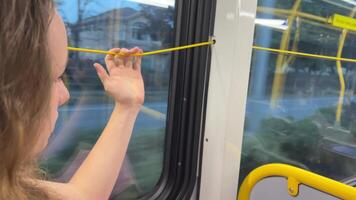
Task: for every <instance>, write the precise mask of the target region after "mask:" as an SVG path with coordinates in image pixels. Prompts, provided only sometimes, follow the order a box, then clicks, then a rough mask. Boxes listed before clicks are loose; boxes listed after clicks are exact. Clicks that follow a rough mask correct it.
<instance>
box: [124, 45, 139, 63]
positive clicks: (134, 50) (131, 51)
mask: <svg viewBox="0 0 356 200" xmlns="http://www.w3.org/2000/svg"><path fill="white" fill-rule="evenodd" d="M139 50H140V49H139V48H138V47H135V48H132V49H130V50H129V51H128V56H127V61H126V65H125V66H126V67H128V68H133V59H134V57H133V56H132V55H134V54H137V53H138V51H139Z"/></svg>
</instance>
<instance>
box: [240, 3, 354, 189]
mask: <svg viewBox="0 0 356 200" xmlns="http://www.w3.org/2000/svg"><path fill="white" fill-rule="evenodd" d="M290 2H292V5H291V6H289V7H288V8H281V6H280V5H281V4H284V3H285V1H284V0H258V4H259V6H260V7H259V9H258V13H257V19H256V29H255V35H254V45H256V46H262V47H270V48H276V49H284V50H291V51H298V52H306V53H313V54H322V55H328V56H337V55H338V52H339V54H340V55H341V56H342V57H346V58H356V34H355V32H353V31H348V32H347V33H346V34H345V37H343V35H342V32H343V30H342V29H340V28H337V27H334V26H332V25H331V24H330V23H328V19H329V18H330V17H331V16H333V15H334V14H340V15H344V16H349V17H350V18H355V6H356V2H355V1H351V0H350V1H348V0H333V1H329V0H315V1H311V0H295V1H290ZM266 7H268V8H270V10H266V9H265V8H266ZM292 8H294V9H295V11H294V12H292V10H291V9H292ZM271 9H272V10H271ZM341 50H342V51H341ZM355 67H356V65H355V64H354V63H347V62H341V63H339V64H338V62H336V61H330V60H323V59H316V58H307V57H297V56H293V55H283V54H275V53H271V52H269V51H259V50H254V51H253V56H252V62H251V73H250V84H249V91H248V99H247V107H246V117H245V128H244V138H243V149H242V157H241V168H240V184H241V182H242V180H243V179H244V178H245V177H246V175H247V174H248V173H249V172H251V171H252V170H253V169H255V168H257V167H259V166H261V165H264V164H268V163H286V164H290V165H294V166H297V167H300V168H304V169H307V170H309V171H312V172H315V173H318V174H321V175H324V176H326V177H329V178H332V179H335V180H337V181H343V180H345V179H347V178H348V177H351V176H353V175H355V173H356V168H355V166H356V98H355V95H354V93H355V91H356V90H355V89H356V68H355ZM338 68H339V69H340V70H339V71H338ZM341 83H345V87H344V88H343V87H342V85H341Z"/></svg>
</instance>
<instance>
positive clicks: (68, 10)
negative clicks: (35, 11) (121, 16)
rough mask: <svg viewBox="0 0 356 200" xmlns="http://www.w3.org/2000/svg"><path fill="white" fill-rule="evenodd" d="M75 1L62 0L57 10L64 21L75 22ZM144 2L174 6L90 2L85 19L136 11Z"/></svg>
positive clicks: (170, 1) (126, 1) (169, 1)
mask: <svg viewBox="0 0 356 200" xmlns="http://www.w3.org/2000/svg"><path fill="white" fill-rule="evenodd" d="M77 1H78V0H62V2H63V4H62V5H61V6H60V7H59V10H60V13H61V15H62V17H63V19H64V21H66V22H70V23H73V22H75V21H76V20H77V15H78V14H77ZM82 1H83V0H82ZM135 1H136V2H135ZM145 1H150V2H156V3H157V4H161V3H162V2H163V3H162V4H168V5H172V4H174V0H104V1H103V0H92V2H91V3H89V4H88V6H87V8H86V10H87V12H86V13H85V17H89V16H92V15H97V14H99V13H102V12H105V11H108V10H112V9H115V8H122V7H130V8H133V9H136V10H138V9H139V8H140V6H139V5H140V3H138V2H145Z"/></svg>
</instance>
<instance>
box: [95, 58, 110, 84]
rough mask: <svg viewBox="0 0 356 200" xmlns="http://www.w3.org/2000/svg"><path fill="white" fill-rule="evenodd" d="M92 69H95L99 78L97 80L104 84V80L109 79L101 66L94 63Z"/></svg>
mask: <svg viewBox="0 0 356 200" xmlns="http://www.w3.org/2000/svg"><path fill="white" fill-rule="evenodd" d="M94 67H95V69H96V72H97V74H98V76H99V79H100V80H101V82H102V83H103V84H104V83H105V82H106V80H107V79H108V78H109V74H108V73H107V72H106V70H105V68H104V67H103V66H102V65H100V64H99V63H94Z"/></svg>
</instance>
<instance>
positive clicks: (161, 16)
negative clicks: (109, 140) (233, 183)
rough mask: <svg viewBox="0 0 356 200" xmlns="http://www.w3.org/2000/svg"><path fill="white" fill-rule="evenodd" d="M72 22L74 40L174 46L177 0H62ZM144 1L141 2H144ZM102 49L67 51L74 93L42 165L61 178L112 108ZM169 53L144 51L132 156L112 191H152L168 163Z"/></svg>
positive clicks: (89, 44)
mask: <svg viewBox="0 0 356 200" xmlns="http://www.w3.org/2000/svg"><path fill="white" fill-rule="evenodd" d="M56 2H57V8H58V10H59V12H60V14H61V16H62V17H63V19H64V21H65V24H66V26H67V31H68V37H69V46H73V47H82V48H94V49H102V50H109V49H111V48H114V47H119V48H133V47H135V46H138V47H140V48H142V49H143V50H144V51H151V50H157V49H161V48H165V47H169V46H171V43H172V42H173V30H174V25H175V22H174V20H173V16H174V12H175V9H174V3H175V2H174V1H166V2H164V1H161V3H154V2H155V1H152V2H153V3H151V2H150V1H134V0H131V1H129V0H109V1H99V0H75V1H72V0H58V1H56ZM138 2H142V3H138ZM95 62H99V63H102V64H104V56H103V55H96V54H85V53H73V52H70V53H69V60H68V65H67V68H66V71H65V74H64V82H65V83H66V85H67V86H68V88H69V91H70V93H71V100H70V101H69V102H68V103H67V104H66V105H65V106H63V107H61V108H60V110H59V112H60V116H59V119H58V122H57V127H56V130H55V132H54V133H53V136H52V137H51V138H50V142H49V146H48V148H47V149H46V152H45V153H44V154H43V159H42V166H43V168H44V169H45V170H47V171H48V173H49V175H50V177H51V178H52V179H53V180H56V181H67V180H69V178H70V177H71V176H72V175H73V173H74V172H75V170H76V169H77V168H78V167H79V165H80V164H81V162H82V161H83V160H84V159H85V157H86V155H87V154H88V152H89V151H90V149H91V148H92V146H93V145H94V144H95V142H96V140H97V138H98V137H99V135H100V133H101V131H102V130H103V128H104V126H105V124H106V122H107V120H108V117H109V116H110V114H111V111H112V108H113V101H112V100H111V98H109V97H108V96H107V95H106V94H105V92H104V90H103V87H102V84H101V82H100V81H99V79H98V77H97V74H96V72H95V70H94V68H93V66H92V65H93V63H95ZM170 68H171V55H170V54H164V55H154V56H149V57H144V58H143V63H142V74H143V77H144V81H145V87H146V97H145V104H144V106H143V109H142V110H141V113H140V114H139V116H138V118H137V121H136V124H135V127H134V132H133V135H132V137H131V141H130V145H129V148H128V152H127V156H126V158H125V161H124V164H123V166H122V170H121V173H120V176H119V178H118V182H117V184H116V186H115V187H114V190H113V193H112V199H132V198H137V197H139V196H142V195H144V194H146V193H148V192H150V191H152V190H153V189H154V187H155V185H156V183H157V182H158V180H159V178H160V176H161V173H162V168H163V155H164V141H165V130H166V112H167V98H168V88H169V80H170Z"/></svg>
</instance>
